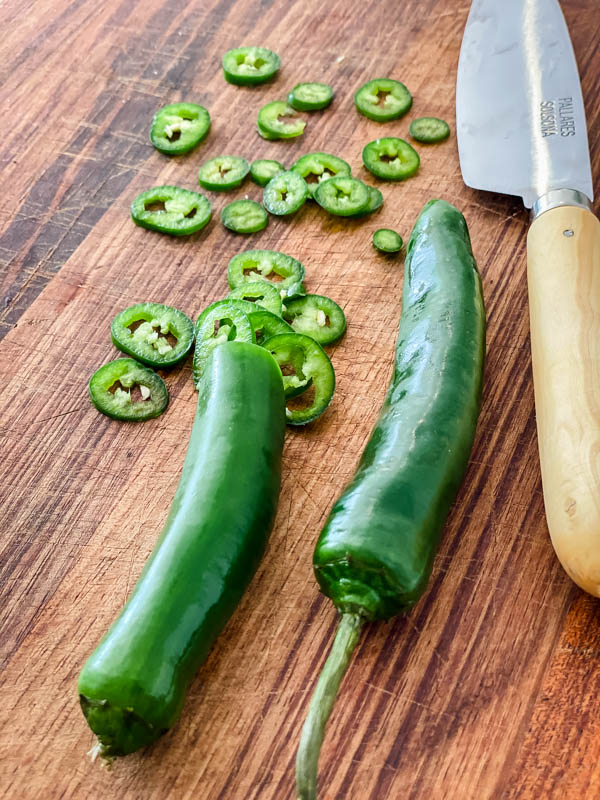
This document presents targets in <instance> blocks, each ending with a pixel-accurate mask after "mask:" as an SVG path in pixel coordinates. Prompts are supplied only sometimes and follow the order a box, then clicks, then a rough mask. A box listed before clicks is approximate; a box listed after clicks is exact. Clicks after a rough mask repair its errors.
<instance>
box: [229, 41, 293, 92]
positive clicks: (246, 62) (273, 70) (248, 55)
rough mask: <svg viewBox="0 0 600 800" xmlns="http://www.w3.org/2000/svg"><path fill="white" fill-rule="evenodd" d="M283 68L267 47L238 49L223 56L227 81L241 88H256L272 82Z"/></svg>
mask: <svg viewBox="0 0 600 800" xmlns="http://www.w3.org/2000/svg"><path fill="white" fill-rule="evenodd" d="M280 66H281V59H280V58H279V56H278V55H277V53H274V52H273V51H272V50H268V49H267V48H266V47H236V48H235V49H234V50H228V51H227V52H226V53H225V55H224V56H223V73H224V75H225V80H226V81H228V82H229V83H235V84H238V85H239V86H254V85H256V84H258V83H265V81H269V80H271V78H273V77H274V76H275V75H276V74H277V71H278V69H279V67H280Z"/></svg>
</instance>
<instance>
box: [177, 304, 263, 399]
mask: <svg viewBox="0 0 600 800" xmlns="http://www.w3.org/2000/svg"><path fill="white" fill-rule="evenodd" d="M242 302H243V301H240V300H218V301H217V302H216V303H212V304H211V305H210V306H208V308H205V309H204V311H203V312H202V313H201V314H200V316H199V317H198V319H197V320H196V347H195V349H194V362H193V365H192V378H193V380H194V386H195V387H196V389H197V388H198V384H199V382H200V379H201V377H202V373H203V372H204V367H205V366H206V361H207V359H208V357H209V355H210V353H211V351H212V350H213V348H215V347H218V346H219V345H220V344H223V343H224V342H254V343H255V342H256V339H255V336H254V331H253V330H252V325H250V320H249V319H248V314H247V313H246V312H245V311H243V310H242V309H243V308H244V306H241V305H240V304H241V303H242ZM249 305H252V303H250V304H249Z"/></svg>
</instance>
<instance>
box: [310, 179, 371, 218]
mask: <svg viewBox="0 0 600 800" xmlns="http://www.w3.org/2000/svg"><path fill="white" fill-rule="evenodd" d="M315 200H316V201H317V203H318V204H319V205H320V206H321V208H324V209H325V211H329V213H330V214H335V215H336V216H339V217H350V216H353V215H354V214H359V213H360V212H361V211H364V210H365V209H366V208H367V206H368V205H369V190H368V188H367V186H366V184H364V183H363V182H362V181H360V180H358V178H352V177H351V176H350V175H338V176H337V177H335V178H329V179H328V180H326V181H323V182H322V183H320V184H319V186H318V188H317V191H316V192H315Z"/></svg>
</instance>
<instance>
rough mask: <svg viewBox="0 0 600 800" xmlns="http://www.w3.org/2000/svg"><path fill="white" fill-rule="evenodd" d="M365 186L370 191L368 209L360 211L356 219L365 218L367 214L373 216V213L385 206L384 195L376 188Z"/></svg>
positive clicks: (366, 184)
mask: <svg viewBox="0 0 600 800" xmlns="http://www.w3.org/2000/svg"><path fill="white" fill-rule="evenodd" d="M365 186H366V187H367V189H368V190H369V203H368V205H367V207H366V208H364V209H363V210H362V211H359V212H358V214H354V216H355V217H365V216H366V215H367V214H372V213H373V211H377V209H378V208H381V206H382V205H383V195H382V194H381V192H380V191H379V189H377V187H375V186H369V184H368V183H365Z"/></svg>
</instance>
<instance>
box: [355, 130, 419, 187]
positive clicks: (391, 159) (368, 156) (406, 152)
mask: <svg viewBox="0 0 600 800" xmlns="http://www.w3.org/2000/svg"><path fill="white" fill-rule="evenodd" d="M362 159H363V164H364V165H365V167H366V168H367V169H368V170H369V172H372V173H373V175H375V176H376V177H377V178H381V179H382V180H384V181H403V180H405V179H406V178H410V177H411V176H412V175H414V174H415V172H416V171H417V170H418V169H419V163H420V159H419V154H418V153H417V151H416V150H415V149H414V147H413V146H412V145H410V144H409V143H408V142H405V141H404V139H397V138H396V137H395V136H388V137H387V138H384V139H375V141H373V142H369V144H368V145H366V146H365V148H364V149H363V151H362Z"/></svg>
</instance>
